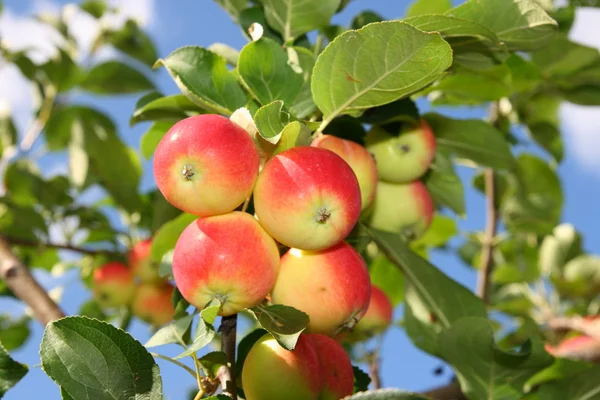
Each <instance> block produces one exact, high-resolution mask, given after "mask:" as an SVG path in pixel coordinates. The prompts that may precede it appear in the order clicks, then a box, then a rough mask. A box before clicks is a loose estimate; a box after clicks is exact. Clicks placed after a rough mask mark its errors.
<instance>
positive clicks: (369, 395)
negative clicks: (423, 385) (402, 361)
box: [344, 389, 428, 400]
mask: <svg viewBox="0 0 600 400" xmlns="http://www.w3.org/2000/svg"><path fill="white" fill-rule="evenodd" d="M344 400H428V399H427V397H423V396H421V395H419V394H416V393H410V392H407V391H405V390H400V389H377V390H369V391H367V392H360V393H356V394H353V395H352V396H348V397H344Z"/></svg>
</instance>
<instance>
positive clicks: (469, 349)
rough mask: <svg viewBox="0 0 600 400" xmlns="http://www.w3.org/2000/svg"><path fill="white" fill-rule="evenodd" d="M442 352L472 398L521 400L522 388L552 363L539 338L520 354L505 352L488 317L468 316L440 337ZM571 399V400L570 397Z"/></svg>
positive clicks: (520, 350)
mask: <svg viewBox="0 0 600 400" xmlns="http://www.w3.org/2000/svg"><path fill="white" fill-rule="evenodd" d="M439 341H440V352H441V354H442V356H443V357H444V359H445V360H447V361H448V362H449V363H451V364H452V366H453V367H454V369H455V371H456V372H457V376H458V380H459V382H460V384H461V388H462V390H463V391H464V392H465V394H466V395H467V396H468V397H469V398H477V399H479V398H482V399H483V398H494V399H500V398H513V397H512V395H513V394H517V395H518V396H519V397H514V398H515V399H518V398H520V395H521V394H522V393H523V385H524V384H525V382H526V381H527V379H528V378H529V377H531V376H533V375H534V374H535V373H536V372H538V371H540V370H542V369H543V368H545V367H547V366H548V365H550V364H552V361H553V358H552V356H550V355H549V354H548V353H546V352H545V351H544V348H543V343H542V342H541V340H539V339H538V338H536V337H533V338H532V340H531V341H530V342H527V343H525V345H523V346H522V347H521V349H519V350H518V351H514V352H511V353H505V352H503V351H502V350H500V349H499V348H498V347H497V346H496V344H495V343H494V331H493V328H492V325H491V324H490V322H489V321H488V320H487V319H485V318H475V317H465V318H463V319H461V320H458V321H456V322H455V323H454V324H453V325H452V326H451V327H450V329H448V330H446V331H444V332H442V333H441V334H440V338H439ZM567 398H568V397H567Z"/></svg>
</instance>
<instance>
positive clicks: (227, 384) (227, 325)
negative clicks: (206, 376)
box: [217, 314, 237, 399]
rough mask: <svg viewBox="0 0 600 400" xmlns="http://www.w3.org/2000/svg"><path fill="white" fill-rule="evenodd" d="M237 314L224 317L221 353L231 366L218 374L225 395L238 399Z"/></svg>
mask: <svg viewBox="0 0 600 400" xmlns="http://www.w3.org/2000/svg"><path fill="white" fill-rule="evenodd" d="M236 329H237V314H234V315H230V316H226V317H222V318H221V325H220V326H219V332H220V333H221V351H223V353H225V354H226V355H227V363H228V364H229V365H227V366H222V367H221V368H219V371H218V372H217V376H218V377H219V381H220V382H221V387H222V388H223V394H225V395H227V396H229V397H231V398H233V399H237V388H236V384H235V382H236V378H235V345H236Z"/></svg>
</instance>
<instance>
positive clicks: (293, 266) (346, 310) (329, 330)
mask: <svg viewBox="0 0 600 400" xmlns="http://www.w3.org/2000/svg"><path fill="white" fill-rule="evenodd" d="M370 298H371V280H370V278H369V273H368V271H367V266H366V264H365V261H364V260H363V258H362V257H361V256H360V254H359V253H358V252H357V251H356V250H355V249H354V248H353V247H352V246H350V245H349V244H348V243H346V242H342V243H339V244H337V245H335V246H333V247H330V248H328V249H326V250H322V251H318V252H310V251H303V250H299V249H295V248H292V249H290V250H288V251H287V253H285V254H284V255H283V257H282V258H281V268H280V270H279V276H278V277H277V282H276V283H275V287H274V288H273V291H272V292H271V301H272V303H273V304H284V305H286V306H291V307H294V308H296V309H298V310H300V311H303V312H305V313H306V314H308V316H309V318H310V322H309V325H308V328H307V330H306V332H307V333H321V334H324V335H328V336H336V335H337V334H339V333H341V332H343V331H344V329H352V328H353V327H354V326H355V325H356V323H357V322H358V320H360V318H361V317H362V316H363V315H364V313H365V312H366V311H367V308H368V307H369V299H370Z"/></svg>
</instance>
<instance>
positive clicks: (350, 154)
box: [311, 135, 378, 210]
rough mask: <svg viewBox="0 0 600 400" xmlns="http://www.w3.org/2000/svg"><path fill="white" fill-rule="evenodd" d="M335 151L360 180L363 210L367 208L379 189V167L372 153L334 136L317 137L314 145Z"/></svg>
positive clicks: (354, 143) (356, 144)
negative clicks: (377, 188)
mask: <svg viewBox="0 0 600 400" xmlns="http://www.w3.org/2000/svg"><path fill="white" fill-rule="evenodd" d="M311 146H314V147H319V148H322V149H327V150H331V151H333V152H334V153H335V154H337V155H339V156H340V157H342V158H343V159H344V161H346V162H347V163H348V165H350V167H351V168H352V171H354V174H355V175H356V178H357V179H358V186H359V187H360V195H361V204H362V209H363V210H364V209H365V208H367V207H368V206H369V205H370V204H371V202H372V201H373V198H374V197H375V189H376V187H377V180H378V177H377V166H376V165H375V160H374V159H373V156H372V155H371V153H369V152H368V151H367V149H365V148H364V147H363V146H361V145H360V144H358V143H356V142H353V141H351V140H346V139H341V138H338V137H336V136H332V135H321V136H319V137H317V138H316V139H315V140H314V141H313V142H312V145H311Z"/></svg>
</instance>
